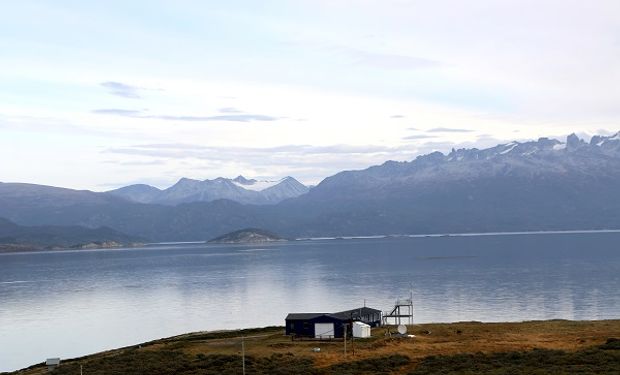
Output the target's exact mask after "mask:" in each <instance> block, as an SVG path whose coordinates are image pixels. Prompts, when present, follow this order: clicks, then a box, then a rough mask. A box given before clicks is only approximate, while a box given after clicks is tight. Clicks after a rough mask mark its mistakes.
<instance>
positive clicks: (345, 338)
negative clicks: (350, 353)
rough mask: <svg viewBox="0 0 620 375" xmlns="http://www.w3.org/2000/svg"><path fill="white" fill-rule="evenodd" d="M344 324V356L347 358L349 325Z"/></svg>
mask: <svg viewBox="0 0 620 375" xmlns="http://www.w3.org/2000/svg"><path fill="white" fill-rule="evenodd" d="M343 326H344V357H345V358H347V325H346V323H345V324H343Z"/></svg>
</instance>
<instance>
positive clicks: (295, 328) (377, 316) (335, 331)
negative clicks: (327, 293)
mask: <svg viewBox="0 0 620 375" xmlns="http://www.w3.org/2000/svg"><path fill="white" fill-rule="evenodd" d="M354 321H358V322H363V323H366V324H368V325H370V326H371V327H378V326H380V325H381V310H376V309H371V308H370V307H360V308H358V309H353V310H347V311H341V312H337V313H293V314H288V316H287V317H286V334H287V335H292V336H293V337H306V338H317V339H331V338H342V337H344V330H345V327H348V328H347V329H348V330H347V336H349V335H350V334H351V323H352V322H354Z"/></svg>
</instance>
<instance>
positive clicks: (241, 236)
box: [209, 228, 286, 244]
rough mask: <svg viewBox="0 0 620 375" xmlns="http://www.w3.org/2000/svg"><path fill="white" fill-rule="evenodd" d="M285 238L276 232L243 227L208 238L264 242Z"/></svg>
mask: <svg viewBox="0 0 620 375" xmlns="http://www.w3.org/2000/svg"><path fill="white" fill-rule="evenodd" d="M280 241H286V239H284V238H282V237H280V236H278V235H277V234H275V233H273V232H270V231H267V230H264V229H258V228H245V229H240V230H236V231H234V232H230V233H226V234H224V235H222V236H219V237H216V238H213V239H211V240H209V243H230V244H235V243H239V244H241V243H265V242H280Z"/></svg>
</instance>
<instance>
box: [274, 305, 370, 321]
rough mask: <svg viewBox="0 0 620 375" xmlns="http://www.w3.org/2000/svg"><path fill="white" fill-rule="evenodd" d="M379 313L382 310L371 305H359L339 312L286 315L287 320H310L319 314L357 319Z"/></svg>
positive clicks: (340, 318) (342, 318)
mask: <svg viewBox="0 0 620 375" xmlns="http://www.w3.org/2000/svg"><path fill="white" fill-rule="evenodd" d="M372 314H378V315H379V316H380V315H381V310H377V309H371V308H370V307H359V308H357V309H353V310H346V311H340V312H337V313H333V314H330V313H292V314H288V315H287V316H286V320H310V319H314V318H318V317H319V316H324V315H326V316H329V317H331V318H334V319H338V320H351V319H352V320H355V319H360V317H362V316H365V315H372Z"/></svg>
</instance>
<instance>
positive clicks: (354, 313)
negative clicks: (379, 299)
mask: <svg viewBox="0 0 620 375" xmlns="http://www.w3.org/2000/svg"><path fill="white" fill-rule="evenodd" d="M371 314H379V315H381V310H377V309H371V308H370V307H366V306H364V307H359V308H357V309H353V310H346V311H340V312H337V313H333V314H331V315H332V316H334V317H336V318H338V319H359V318H360V317H361V316H364V315H371Z"/></svg>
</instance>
